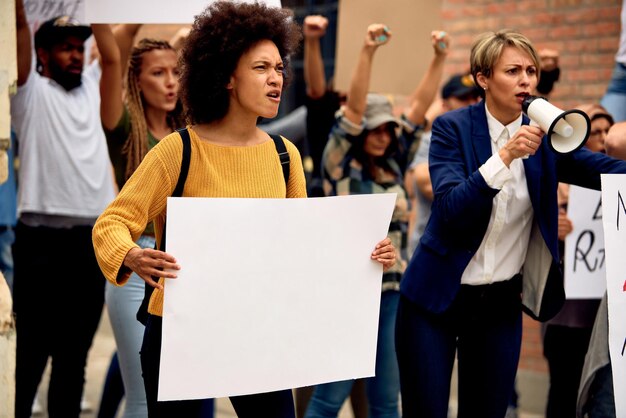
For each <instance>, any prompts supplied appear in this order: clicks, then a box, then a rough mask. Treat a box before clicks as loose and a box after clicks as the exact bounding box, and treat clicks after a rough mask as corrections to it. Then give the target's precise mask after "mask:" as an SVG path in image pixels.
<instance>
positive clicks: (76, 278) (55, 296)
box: [13, 223, 105, 418]
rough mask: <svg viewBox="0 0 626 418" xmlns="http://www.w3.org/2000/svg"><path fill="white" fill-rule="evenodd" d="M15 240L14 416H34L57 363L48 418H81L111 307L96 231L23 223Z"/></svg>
mask: <svg viewBox="0 0 626 418" xmlns="http://www.w3.org/2000/svg"><path fill="white" fill-rule="evenodd" d="M15 237H16V238H15V244H14V246H13V255H14V262H15V279H14V310H15V313H16V328H17V353H16V371H15V416H16V417H17V418H29V417H30V416H31V407H32V404H33V400H34V398H35V394H36V393H37V386H38V385H39V383H40V381H41V378H42V375H43V372H44V370H45V367H46V363H47V361H48V358H49V357H51V358H52V371H51V375H50V385H49V389H48V416H49V417H50V418H74V417H76V418H78V417H79V415H80V401H81V397H82V393H83V386H84V383H85V365H86V363H87V354H88V352H89V348H90V347H91V342H92V340H93V337H94V335H95V333H96V330H97V328H98V324H99V322H100V316H101V314H102V307H103V305H104V284H105V279H104V276H103V275H102V273H101V271H100V268H99V267H98V264H97V262H96V257H95V254H94V251H93V244H92V241H91V227H90V226H81V227H74V228H70V229H67V228H47V227H35V228H34V227H30V226H27V225H24V224H22V223H18V225H17V228H16V231H15Z"/></svg>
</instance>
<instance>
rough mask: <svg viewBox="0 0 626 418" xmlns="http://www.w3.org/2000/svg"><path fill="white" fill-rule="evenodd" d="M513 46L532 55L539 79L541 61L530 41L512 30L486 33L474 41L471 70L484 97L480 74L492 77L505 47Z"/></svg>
mask: <svg viewBox="0 0 626 418" xmlns="http://www.w3.org/2000/svg"><path fill="white" fill-rule="evenodd" d="M507 46H512V47H514V48H517V49H519V50H521V51H524V52H526V53H527V54H528V55H530V58H531V59H532V61H533V63H534V64H535V67H537V79H538V78H539V75H540V71H541V60H540V58H539V54H538V53H537V50H536V49H535V47H534V46H533V45H532V43H531V42H530V40H529V39H528V38H527V37H525V36H524V35H522V34H521V33H519V32H515V31H512V30H508V29H505V30H501V31H498V32H485V33H483V34H481V35H479V37H478V38H477V39H476V40H475V41H474V44H473V45H472V51H471V53H470V69H471V72H472V76H473V77H474V82H475V83H476V85H477V86H478V87H479V88H480V91H481V93H482V95H483V97H484V93H485V92H484V90H483V89H482V87H480V84H478V80H477V79H476V77H477V75H478V73H482V74H483V75H484V76H485V77H487V78H489V77H491V73H492V71H493V67H494V66H495V65H496V63H497V62H498V60H499V59H500V56H501V55H502V50H503V49H504V47H507Z"/></svg>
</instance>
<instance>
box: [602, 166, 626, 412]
mask: <svg viewBox="0 0 626 418" xmlns="http://www.w3.org/2000/svg"><path fill="white" fill-rule="evenodd" d="M602 207H603V212H604V216H603V223H604V239H605V247H606V287H607V292H608V302H609V352H610V354H611V365H612V368H613V390H614V393H615V412H616V415H615V416H617V417H626V397H625V396H623V394H624V393H626V256H625V255H626V174H603V175H602Z"/></svg>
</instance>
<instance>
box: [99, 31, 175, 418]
mask: <svg viewBox="0 0 626 418" xmlns="http://www.w3.org/2000/svg"><path fill="white" fill-rule="evenodd" d="M138 29H139V25H119V26H118V27H116V34H117V37H115V36H114V34H113V31H112V30H111V28H110V27H109V25H93V31H94V37H95V38H96V42H97V44H98V48H99V52H100V60H101V63H102V77H101V80H100V95H101V99H100V113H101V118H102V125H103V127H104V130H105V134H106V137H107V145H108V149H109V155H110V158H111V162H112V163H113V167H114V170H115V177H116V181H117V185H118V187H119V188H122V187H123V186H124V183H125V182H126V180H127V179H128V178H129V177H130V175H131V174H132V173H133V172H134V171H135V169H136V168H137V167H138V166H139V163H140V162H141V160H142V159H143V157H144V156H145V155H146V153H147V152H148V151H149V150H150V149H151V148H152V147H154V146H155V145H156V144H157V143H158V141H159V140H161V138H163V137H165V136H166V135H168V134H170V133H172V131H174V130H175V129H176V128H181V127H184V125H185V122H184V119H183V115H182V104H181V103H180V101H179V100H178V63H177V60H178V55H177V53H176V51H175V50H174V48H173V47H172V46H170V44H169V43H168V42H167V41H163V40H157V39H142V40H140V41H139V43H138V44H137V45H136V46H135V47H133V48H132V50H130V51H129V49H130V46H131V45H132V43H133V39H134V37H135V35H136V33H137V30H138ZM129 53H130V56H129ZM127 57H130V59H127ZM127 62H128V64H127ZM126 67H128V71H126V74H125V75H126V92H125V94H124V92H123V90H122V86H123V84H124V83H123V76H124V70H125V69H126ZM154 244H155V240H154V228H153V225H152V223H150V224H148V226H147V228H146V230H145V231H144V232H143V233H142V234H141V237H140V238H139V239H138V240H137V245H139V246H140V247H141V248H154ZM144 286H145V283H144V281H143V280H142V279H141V278H140V277H139V276H138V275H136V274H132V275H131V276H130V278H129V280H128V283H126V285H125V286H122V287H118V286H114V285H113V284H111V283H108V284H107V286H106V293H105V300H106V306H107V312H108V314H109V318H110V320H111V327H112V329H113V335H114V336H115V343H116V346H117V356H118V360H119V365H120V368H121V375H122V379H123V382H124V394H125V397H126V404H125V408H124V417H126V418H131V417H133V418H134V417H145V416H147V415H148V409H147V405H146V394H145V390H144V389H143V380H142V378H141V363H140V359H139V350H140V348H141V342H142V339H143V332H144V327H143V325H142V324H141V323H140V322H139V321H137V320H136V318H135V317H136V314H137V311H138V309H139V306H140V305H141V301H142V300H143V297H144Z"/></svg>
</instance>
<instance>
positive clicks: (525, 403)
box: [34, 310, 547, 418]
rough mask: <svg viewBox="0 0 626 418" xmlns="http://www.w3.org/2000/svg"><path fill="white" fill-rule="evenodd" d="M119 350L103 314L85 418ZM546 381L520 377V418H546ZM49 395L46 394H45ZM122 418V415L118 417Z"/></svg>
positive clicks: (223, 405) (345, 416) (227, 411)
mask: <svg viewBox="0 0 626 418" xmlns="http://www.w3.org/2000/svg"><path fill="white" fill-rule="evenodd" d="M114 350H115V341H114V339H113V333H112V331H111V326H110V324H109V319H108V316H107V315H106V310H105V311H104V312H103V315H102V321H101V323H100V328H99V330H98V333H97V334H96V338H95V340H94V343H93V346H92V348H91V351H90V353H89V362H88V365H87V383H86V386H85V400H86V401H87V403H88V404H89V405H90V407H91V408H90V409H89V410H87V411H83V413H82V414H81V418H97V409H98V405H99V403H100V395H101V392H102V384H103V382H104V377H105V375H106V371H107V368H108V366H109V361H110V359H111V355H112V353H113V351H114ZM546 384H547V382H546V377H545V376H543V375H542V376H536V375H532V374H530V375H529V374H528V373H520V376H518V390H519V392H520V404H521V407H522V412H520V414H519V418H542V417H543V414H542V413H540V412H539V411H541V410H542V408H543V404H544V402H542V399H536V398H541V397H542V396H545V391H546ZM41 386H42V387H41V388H40V389H42V388H43V389H45V387H46V386H47V376H46V377H45V378H44V381H43V382H42V385H41ZM44 393H45V392H44ZM41 401H42V404H43V405H42V406H44V410H45V396H44V397H42V399H41ZM455 404H456V402H455V399H451V407H452V408H451V412H453V411H452V410H453V409H454V406H455ZM118 416H119V417H121V413H118ZM34 417H36V418H48V415H47V414H46V413H45V412H43V413H39V414H36V415H34ZM234 417H236V415H235V413H234V411H233V409H232V406H231V404H230V401H229V400H228V399H218V400H217V408H216V414H215V418H234ZM351 417H352V412H351V409H350V407H349V406H348V405H347V404H346V405H344V407H343V408H342V410H341V412H340V415H339V418H351Z"/></svg>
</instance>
